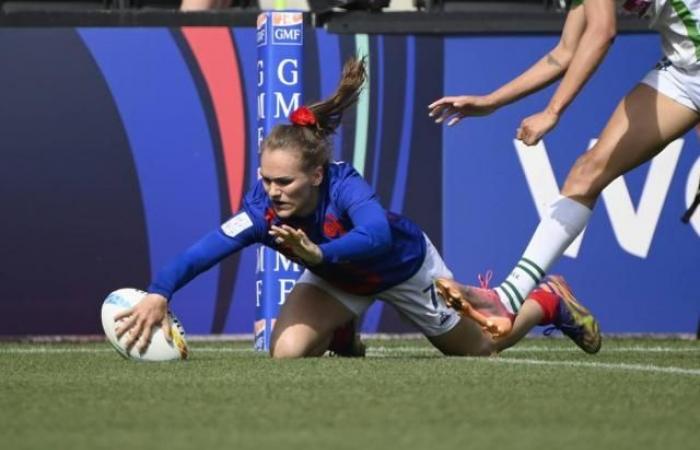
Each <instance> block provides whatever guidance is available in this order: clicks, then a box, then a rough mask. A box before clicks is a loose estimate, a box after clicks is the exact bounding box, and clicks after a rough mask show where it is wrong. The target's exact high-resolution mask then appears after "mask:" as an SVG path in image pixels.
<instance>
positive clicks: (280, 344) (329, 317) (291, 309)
mask: <svg viewBox="0 0 700 450" xmlns="http://www.w3.org/2000/svg"><path fill="white" fill-rule="evenodd" d="M353 317H354V316H353V313H352V312H350V310H348V309H347V308H346V307H345V306H344V305H343V304H342V303H340V302H339V301H338V300H336V299H335V298H334V297H332V296H331V295H329V294H328V293H327V292H326V291H324V290H323V289H321V288H319V287H317V286H314V285H312V284H308V283H297V284H296V285H295V286H294V289H292V292H290V293H289V295H288V296H287V301H286V302H285V304H284V306H282V309H281V310H280V314H279V317H278V319H277V322H276V323H275V328H274V331H273V332H272V345H271V347H270V354H271V355H272V357H273V358H301V357H306V356H321V355H322V354H323V352H325V351H326V349H327V348H328V343H329V342H330V339H331V335H332V333H333V331H334V330H335V329H336V328H338V327H339V326H340V325H343V324H345V323H347V322H348V321H349V320H350V319H352V318H353Z"/></svg>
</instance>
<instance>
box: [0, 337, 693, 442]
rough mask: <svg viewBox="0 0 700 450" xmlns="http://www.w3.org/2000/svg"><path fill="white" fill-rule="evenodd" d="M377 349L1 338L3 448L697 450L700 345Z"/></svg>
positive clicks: (395, 344)
mask: <svg viewBox="0 0 700 450" xmlns="http://www.w3.org/2000/svg"><path fill="white" fill-rule="evenodd" d="M369 344H370V349H369V352H368V356H367V357H366V358H364V359H353V360H349V359H339V358H330V357H324V358H317V359H306V360H291V361H274V360H271V359H269V358H268V357H266V356H265V355H262V354H259V353H255V352H253V351H252V350H250V348H251V343H250V342H236V343H233V342H217V343H211V342H195V343H191V345H190V347H191V358H190V360H188V361H186V362H177V363H157V364H154V363H151V364H147V363H134V362H129V361H125V360H123V359H122V358H121V357H119V356H118V355H117V353H116V352H115V351H114V350H113V349H112V348H111V347H109V345H108V344H106V343H92V344H28V343H27V344H22V343H7V342H6V343H0V448H2V449H7V450H10V449H12V450H21V449H71V450H82V449H91V450H94V449H120V450H133V449H141V448H159V449H164V450H178V449H194V450H204V449H231V450H233V449H257V450H266V449H273V448H280V449H285V450H287V449H333V450H339V449H353V450H358V449H360V450H362V449H391V450H393V449H396V450H398V449H401V450H404V449H421V450H430V449H519V450H521V449H531V448H532V449H540V448H565V449H567V450H571V449H588V450H603V449H616V450H620V449H631V450H641V449H664V450H680V449H691V448H692V449H695V448H698V447H697V445H698V442H700V439H699V438H700V345H699V344H698V342H697V341H687V340H686V341H684V340H639V339H636V340H632V339H619V340H613V339H608V340H606V341H605V342H604V345H603V350H602V351H601V353H600V354H598V355H596V356H588V355H585V354H584V353H582V352H581V351H579V350H578V349H577V348H576V347H574V346H573V344H571V343H570V342H569V341H567V340H563V339H532V340H526V341H525V342H523V343H521V345H520V346H518V347H516V348H514V349H512V350H510V351H507V352H505V353H504V354H502V355H501V356H500V357H497V358H486V359H477V358H446V357H442V356H440V355H439V354H438V353H437V352H436V351H435V350H433V349H432V348H431V347H430V346H429V345H428V344H427V342H426V341H425V340H410V339H402V340H375V341H370V342H369Z"/></svg>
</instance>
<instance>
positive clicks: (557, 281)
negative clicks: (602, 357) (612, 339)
mask: <svg viewBox="0 0 700 450" xmlns="http://www.w3.org/2000/svg"><path fill="white" fill-rule="evenodd" d="M539 290H542V291H546V292H549V293H551V294H554V295H556V296H557V297H558V300H559V302H558V305H557V309H556V312H555V314H554V317H553V320H552V322H551V324H552V325H553V327H552V328H548V329H547V330H545V335H550V334H551V333H552V331H554V329H558V330H561V332H562V333H564V334H565V335H566V336H568V337H569V338H570V339H571V340H572V341H574V343H575V344H576V345H578V346H579V347H580V348H581V350H583V351H584V352H586V353H590V354H594V353H598V351H599V350H600V347H601V345H602V343H603V338H602V336H601V335H600V326H599V325H598V321H597V320H596V318H595V317H594V316H593V314H591V312H590V311H589V310H588V309H587V308H586V307H585V306H583V305H582V304H581V303H580V302H579V301H578V300H577V299H576V297H574V294H573V292H572V291H571V287H569V285H568V283H567V282H566V280H564V277H562V276H560V275H549V276H547V277H546V278H545V279H544V281H542V283H540V285H539V286H538V287H537V289H536V290H534V291H533V292H532V293H531V294H530V296H529V297H528V298H532V299H533V300H536V297H537V296H538V295H540V294H538V292H537V291H539ZM538 303H539V302H538Z"/></svg>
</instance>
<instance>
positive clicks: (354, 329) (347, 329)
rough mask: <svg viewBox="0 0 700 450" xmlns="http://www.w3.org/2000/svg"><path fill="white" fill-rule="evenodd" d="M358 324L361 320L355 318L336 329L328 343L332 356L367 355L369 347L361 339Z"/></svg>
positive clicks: (350, 356)
mask: <svg viewBox="0 0 700 450" xmlns="http://www.w3.org/2000/svg"><path fill="white" fill-rule="evenodd" d="M358 324H359V320H358V319H356V318H355V319H352V320H350V321H349V322H347V323H346V324H345V325H342V326H340V327H338V328H336V329H335V331H334V332H333V337H332V338H331V342H330V344H329V345H328V351H329V352H330V354H331V356H340V357H345V358H361V357H363V356H365V353H366V351H367V347H366V346H365V344H364V343H363V342H362V340H361V339H360V333H359V332H358Z"/></svg>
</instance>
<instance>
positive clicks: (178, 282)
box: [148, 162, 426, 298]
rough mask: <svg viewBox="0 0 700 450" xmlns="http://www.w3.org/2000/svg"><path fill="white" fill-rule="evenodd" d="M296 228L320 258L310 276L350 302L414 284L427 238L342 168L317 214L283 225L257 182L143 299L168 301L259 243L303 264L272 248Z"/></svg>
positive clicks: (325, 188)
mask: <svg viewBox="0 0 700 450" xmlns="http://www.w3.org/2000/svg"><path fill="white" fill-rule="evenodd" d="M282 224H287V225H289V226H292V227H294V228H301V229H303V230H304V232H305V233H306V235H307V236H308V237H309V239H311V241H313V242H314V243H315V244H317V245H318V246H319V247H320V248H321V250H322V252H323V261H322V262H321V263H320V264H318V265H315V266H307V269H309V270H310V271H311V272H313V273H315V274H316V275H318V276H319V277H321V278H323V279H325V280H326V281H328V282H329V283H331V284H332V285H334V286H336V287H338V288H340V289H342V290H344V291H346V292H349V293H352V294H358V295H373V294H377V293H379V292H381V291H384V290H386V289H388V288H391V287H393V286H395V285H397V284H399V283H402V282H403V281H406V280H408V279H409V278H411V277H412V276H413V275H414V274H415V273H416V272H417V271H418V269H419V268H420V266H421V264H422V263H423V260H424V259H425V250H426V244H425V238H424V237H423V232H422V231H421V230H420V228H419V227H418V226H417V225H416V224H415V223H413V222H412V221H410V220H409V219H407V218H405V217H403V216H401V215H399V214H395V213H391V212H387V211H386V210H385V209H384V208H383V207H382V206H381V205H380V204H379V201H378V200H377V197H376V195H375V194H374V192H373V191H372V188H371V187H370V186H369V185H368V184H367V182H366V181H365V180H364V179H363V178H362V176H361V175H360V174H359V173H357V171H356V170H355V169H354V168H353V167H352V166H350V165H349V164H346V163H342V162H339V163H331V164H329V165H328V168H327V169H326V172H325V176H324V180H323V183H322V184H321V186H320V187H319V198H318V204H317V206H316V209H315V211H314V212H313V213H312V214H311V215H309V216H307V217H304V218H288V219H284V220H282V219H280V218H279V217H277V215H276V214H275V212H274V210H273V208H272V206H271V201H270V199H269V197H268V196H267V194H266V192H265V189H264V188H263V185H262V181H261V180H259V181H258V182H257V183H256V185H255V186H254V187H253V189H251V190H250V191H249V192H248V193H247V194H246V196H245V198H244V201H243V208H242V209H241V211H239V212H238V213H237V214H236V215H234V216H233V217H232V218H231V219H230V220H228V221H227V222H225V223H224V224H223V225H222V226H221V227H220V228H218V229H217V230H215V231H212V232H211V233H209V234H207V235H206V236H204V237H203V238H202V239H200V240H199V241H198V242H197V243H195V244H194V245H193V246H192V247H190V248H189V249H187V250H186V251H185V252H184V253H182V254H181V255H180V256H178V257H177V258H176V259H175V260H173V261H171V262H170V263H169V264H167V265H166V266H164V267H163V268H162V269H161V270H160V271H159V272H158V274H157V276H156V278H155V280H153V282H152V283H151V285H150V286H149V287H148V291H149V292H152V293H158V294H161V295H163V296H164V297H166V298H170V297H171V296H172V294H173V293H174V292H175V291H177V290H178V289H179V288H181V287H182V286H184V285H185V284H187V283H188V282H189V281H190V280H192V279H193V278H194V277H196V276H197V275H198V274H200V273H202V272H204V271H206V270H207V269H209V268H210V267H212V266H213V265H214V264H216V263H218V262H219V261H221V260H222V259H223V258H225V257H226V256H228V255H230V254H232V253H235V252H237V251H239V250H241V249H242V248H244V247H246V246H249V245H251V244H256V243H261V244H264V245H266V246H268V247H271V248H273V249H275V250H277V251H279V252H280V253H282V254H283V255H285V256H286V257H287V258H290V259H292V260H294V261H295V262H298V263H300V264H301V261H299V260H298V259H297V258H296V257H294V255H293V254H291V253H290V251H289V249H287V248H284V247H283V246H280V245H279V244H277V243H275V242H274V237H273V236H271V235H270V234H269V233H268V231H269V230H270V226H271V225H282Z"/></svg>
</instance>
